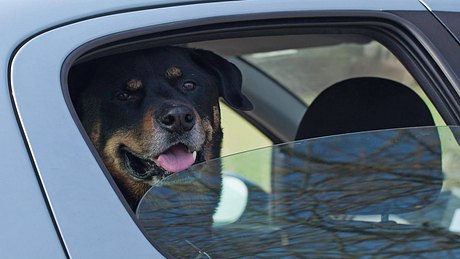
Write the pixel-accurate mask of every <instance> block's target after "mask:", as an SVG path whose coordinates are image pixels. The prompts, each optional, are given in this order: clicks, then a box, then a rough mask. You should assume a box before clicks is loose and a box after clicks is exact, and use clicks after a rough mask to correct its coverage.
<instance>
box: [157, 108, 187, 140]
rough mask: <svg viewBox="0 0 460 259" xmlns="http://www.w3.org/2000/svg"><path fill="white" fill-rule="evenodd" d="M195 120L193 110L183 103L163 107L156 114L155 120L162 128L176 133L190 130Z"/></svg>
mask: <svg viewBox="0 0 460 259" xmlns="http://www.w3.org/2000/svg"><path fill="white" fill-rule="evenodd" d="M195 121H196V120H195V114H194V112H193V110H192V109H191V108H189V107H187V106H185V105H170V106H166V107H163V108H162V109H161V112H160V113H159V115H158V116H157V122H158V123H159V125H160V126H161V127H162V128H163V129H165V130H167V131H169V132H172V133H177V134H181V133H183V132H187V131H190V130H191V129H192V128H193V127H194V126H195Z"/></svg>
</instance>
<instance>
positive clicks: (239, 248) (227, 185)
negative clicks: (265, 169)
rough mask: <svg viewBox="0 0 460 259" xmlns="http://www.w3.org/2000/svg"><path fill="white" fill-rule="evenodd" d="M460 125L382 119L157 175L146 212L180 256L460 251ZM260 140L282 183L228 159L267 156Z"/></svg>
mask: <svg viewBox="0 0 460 259" xmlns="http://www.w3.org/2000/svg"><path fill="white" fill-rule="evenodd" d="M457 136H460V128H453V127H451V128H449V127H422V128H407V129H396V130H381V131H372V132H364V133H354V134H344V135H336V136H330V137H323V138H316V139H309V140H302V141H297V142H292V143H286V144H281V145H277V146H272V147H270V148H265V149H259V150H254V151H250V152H246V153H240V154H237V155H233V156H229V157H224V158H222V159H218V160H212V161H208V162H206V163H203V164H199V165H196V166H194V167H192V168H190V169H188V170H187V171H183V172H181V173H176V174H174V175H172V176H170V177H168V178H166V179H164V180H163V181H162V182H161V183H160V184H158V185H156V186H153V187H152V188H151V189H150V190H149V191H148V193H147V194H146V195H145V196H144V198H143V200H142V201H141V203H140V205H139V207H138V210H137V216H138V218H139V220H140V222H141V224H142V225H143V227H144V228H145V230H146V232H147V233H148V235H149V237H150V238H151V240H152V241H153V242H155V243H156V244H158V245H159V246H160V247H161V248H163V249H164V251H165V252H166V253H168V254H170V255H172V256H175V257H177V256H183V257H193V258H195V257H201V258H208V257H211V258H241V257H262V258H264V257H267V258H285V257H293V258H297V257H314V258H318V257H322V258H324V257H326V258H343V257H368V258H372V257H375V256H380V257H417V258H419V257H430V258H445V257H455V254H458V253H459V252H460V236H459V233H460V199H459V196H460V192H459V190H460V175H459V171H458V167H459V163H458V157H457V156H458V154H459V148H458V144H457V139H456V137H457ZM260 152H270V153H272V156H273V159H272V164H271V176H270V177H271V180H270V188H261V187H260V186H261V185H260V183H257V182H252V181H249V180H247V179H246V178H243V177H242V176H238V174H236V173H238V172H221V170H220V168H221V166H222V164H223V165H226V164H234V163H236V164H239V165H240V166H241V165H248V166H249V165H251V164H253V163H259V161H258V160H257V157H258V156H259V154H258V153H260ZM254 174H258V172H254ZM221 186H222V187H221Z"/></svg>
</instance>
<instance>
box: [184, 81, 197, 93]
mask: <svg viewBox="0 0 460 259" xmlns="http://www.w3.org/2000/svg"><path fill="white" fill-rule="evenodd" d="M182 88H183V89H184V90H186V91H192V90H195V88H196V83H195V82H192V81H187V82H185V83H184V84H183V85H182Z"/></svg>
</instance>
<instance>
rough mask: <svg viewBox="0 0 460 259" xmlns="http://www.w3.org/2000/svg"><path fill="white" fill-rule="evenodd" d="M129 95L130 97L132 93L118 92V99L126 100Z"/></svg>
mask: <svg viewBox="0 0 460 259" xmlns="http://www.w3.org/2000/svg"><path fill="white" fill-rule="evenodd" d="M129 97H130V94H129V93H127V92H121V93H118V94H117V99H118V100H120V101H126V100H128V99H129Z"/></svg>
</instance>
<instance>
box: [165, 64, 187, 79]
mask: <svg viewBox="0 0 460 259" xmlns="http://www.w3.org/2000/svg"><path fill="white" fill-rule="evenodd" d="M182 75H183V74H182V70H180V68H178V67H176V66H172V67H170V68H168V69H167V70H166V72H165V76H166V78H167V79H177V78H180V77H182Z"/></svg>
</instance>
